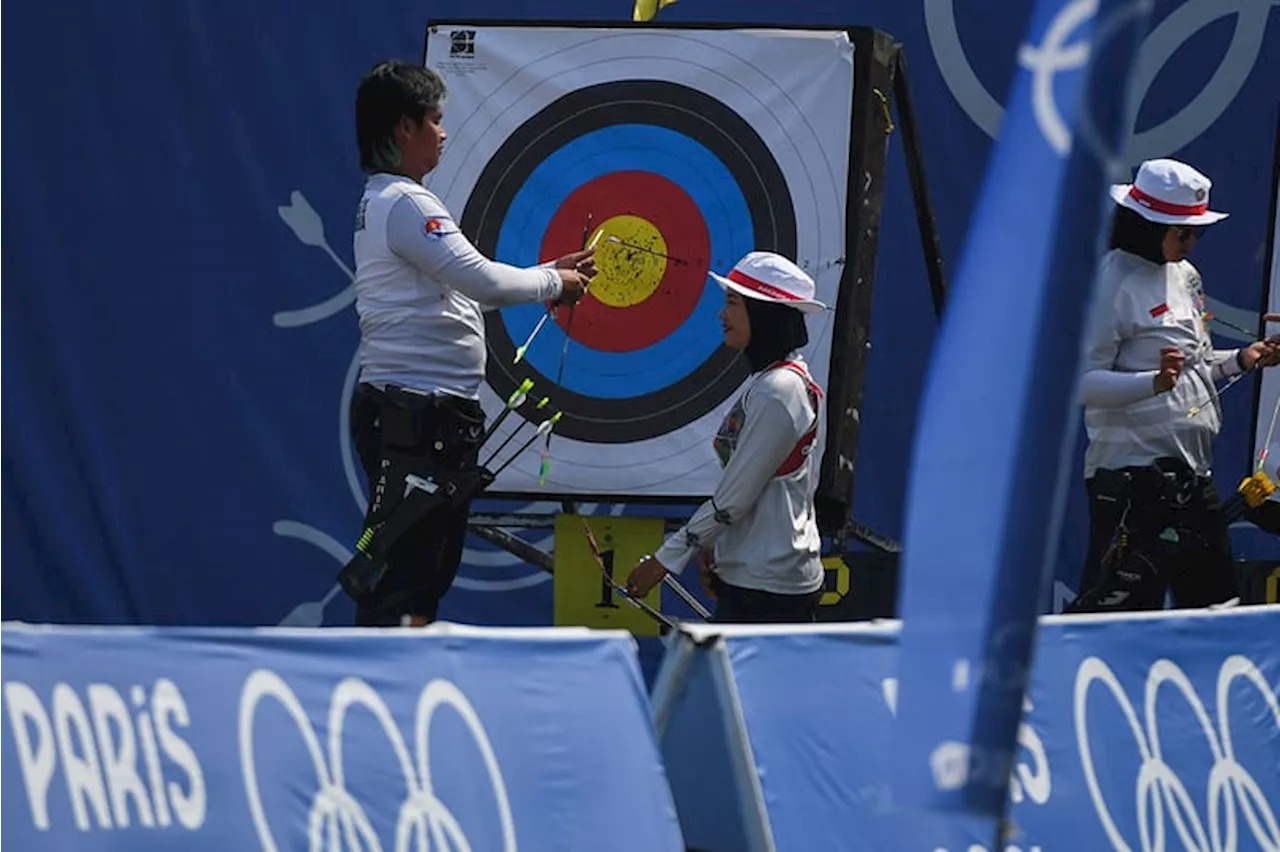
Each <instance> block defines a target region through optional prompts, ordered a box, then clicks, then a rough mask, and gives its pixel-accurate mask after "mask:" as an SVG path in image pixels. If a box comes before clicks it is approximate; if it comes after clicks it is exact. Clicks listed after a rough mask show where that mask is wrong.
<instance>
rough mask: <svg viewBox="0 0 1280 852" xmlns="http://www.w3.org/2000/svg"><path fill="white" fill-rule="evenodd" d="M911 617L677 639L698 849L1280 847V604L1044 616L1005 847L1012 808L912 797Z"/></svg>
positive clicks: (674, 655) (683, 738)
mask: <svg viewBox="0 0 1280 852" xmlns="http://www.w3.org/2000/svg"><path fill="white" fill-rule="evenodd" d="M898 629H899V625H898V624H897V623H896V622H885V623H881V624H871V625H845V626H830V627H815V628H811V629H810V628H789V627H778V628H766V629H759V628H747V627H732V626H729V627H725V628H723V629H722V630H720V631H717V632H720V633H722V634H723V638H722V639H721V640H720V641H719V642H716V643H702V644H700V645H699V644H695V640H697V641H701V640H703V639H705V635H704V634H707V633H710V632H712V631H711V629H710V628H699V629H698V630H697V631H695V632H694V633H693V634H692V635H691V637H690V638H688V639H684V640H682V641H681V643H680V644H677V645H676V646H675V647H674V648H673V649H672V651H671V652H669V653H668V656H667V658H666V659H665V660H664V664H663V669H662V672H661V673H660V675H659V679H658V682H657V685H656V688H655V691H654V696H653V700H654V707H655V720H656V724H657V728H658V736H659V742H660V747H661V749H662V755H663V759H664V762H665V766H666V771H667V775H668V778H669V779H670V784H671V790H672V793H673V795H674V796H675V801H676V807H677V810H678V811H679V814H680V822H681V826H682V828H683V830H684V835H685V839H686V841H687V842H688V843H689V845H691V846H694V847H696V848H699V849H704V850H707V852H729V850H734V852H742V850H752V852H755V850H766V849H800V848H803V849H822V850H824V852H842V850H849V852H853V850H860V852H862V851H863V850H875V852H899V850H903V849H924V850H930V852H986V850H992V849H997V848H999V849H1001V850H1002V852H1033V851H1034V852H1049V851H1050V850H1055V849H1090V850H1093V849H1132V850H1139V849H1141V850H1156V849H1201V850H1209V849H1238V850H1259V851H1260V850H1268V849H1275V848H1277V846H1280V822H1278V821H1277V815H1278V814H1280V698H1277V696H1278V695H1280V656H1277V655H1276V653H1275V652H1274V645H1275V639H1274V637H1275V636H1277V635H1280V607H1276V606H1271V607H1266V608H1261V607H1259V608H1251V609H1246V610H1236V611H1220V612H1217V613H1211V614H1199V615H1166V614H1160V613H1156V614H1149V615H1139V616H1131V617H1114V616H1113V617H1094V616H1048V617H1045V618H1043V619H1042V620H1041V628H1040V636H1039V638H1038V647H1039V650H1038V652H1037V656H1036V665H1035V669H1034V671H1033V674H1032V678H1031V686H1030V690H1029V692H1028V694H1027V696H1026V711H1027V712H1026V716H1025V717H1024V719H1023V720H1022V723H1021V724H1020V726H1019V728H1018V735H1017V743H1018V744H1017V749H1016V752H1015V755H1014V759H1013V762H1012V765H1011V766H1010V767H1009V768H1010V778H1009V799H1008V801H1007V805H1008V816H1009V825H1008V828H1007V833H1006V837H1005V843H1004V844H1002V845H1000V846H997V845H996V844H995V842H994V841H995V838H996V835H997V829H996V827H995V826H996V823H995V820H994V819H991V818H986V817H980V816H974V815H966V814H954V813H953V814H943V813H937V812H934V813H930V812H920V811H916V810H906V809H901V808H897V807H896V806H895V804H894V802H893V798H892V795H891V786H890V783H891V778H892V772H893V766H894V765H895V764H896V763H897V762H898V761H899V760H900V759H901V757H900V754H899V750H898V748H897V746H896V742H897V739H896V736H895V733H896V729H897V728H898V727H899V726H898V725H897V724H896V723H895V721H894V719H895V713H896V712H897V705H898V690H899V683H900V677H901V672H902V665H903V664H902V662H901V661H900V659H899V657H898V653H897V643H896V639H897V634H898ZM797 708H804V712H797ZM734 772H737V773H740V774H739V775H735V774H733V773H734ZM711 814H715V815H716V816H717V817H718V819H713V818H711V817H710V816H709V815H711Z"/></svg>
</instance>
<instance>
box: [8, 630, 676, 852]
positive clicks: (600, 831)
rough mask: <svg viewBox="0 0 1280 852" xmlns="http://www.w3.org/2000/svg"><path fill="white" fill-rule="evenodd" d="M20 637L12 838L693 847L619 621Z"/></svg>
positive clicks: (16, 635)
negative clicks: (581, 625)
mask: <svg viewBox="0 0 1280 852" xmlns="http://www.w3.org/2000/svg"><path fill="white" fill-rule="evenodd" d="M2 639H3V663H4V665H3V678H4V689H3V693H4V715H5V717H6V719H7V724H6V725H5V733H4V736H3V770H2V772H3V776H2V777H3V825H4V840H5V841H9V842H10V844H11V847H12V848H14V849H41V850H63V849H68V850H70V849H94V850H104V849H106V850H113V849H119V850H126V849H127V850H130V852H141V850H152V849H154V850H160V849H165V850H168V849H184V850H202V849H209V850H228V849H236V850H252V849H263V850H272V852H274V850H284V849H313V850H315V849H330V850H336V849H347V850H352V849H361V850H381V849H386V850H392V849H396V850H409V849H414V850H421V849H432V850H443V849H452V850H461V849H475V850H482V849H483V850H503V852H514V850H516V849H520V850H537V849H547V850H564V849H610V850H645V852H649V850H682V849H684V844H683V842H682V840H681V835H680V830H679V826H678V824H677V821H676V816H675V809H674V806H673V803H672V798H671V794H670V791H669V789H668V786H667V783H666V780H665V777H664V774H663V769H662V766H661V764H660V762H659V760H658V753H657V745H656V742H655V739H654V736H653V730H652V727H651V724H650V721H649V718H648V706H647V701H646V696H645V693H644V686H643V683H642V681H641V678H640V670H639V666H638V663H637V661H636V655H635V645H634V642H633V640H632V639H631V637H630V636H629V635H627V634H625V633H623V632H620V631H599V632H588V631H586V630H581V629H548V628H542V629H535V630H529V629H505V630H503V629H488V628H485V629H475V628H462V627H458V626H456V625H439V626H435V627H433V628H431V629H428V630H412V631H395V630H392V631H352V630H324V631H316V630H283V629H281V630H246V629H106V628H44V627H32V626H15V625H12V624H6V625H5V627H4V630H3V634H2Z"/></svg>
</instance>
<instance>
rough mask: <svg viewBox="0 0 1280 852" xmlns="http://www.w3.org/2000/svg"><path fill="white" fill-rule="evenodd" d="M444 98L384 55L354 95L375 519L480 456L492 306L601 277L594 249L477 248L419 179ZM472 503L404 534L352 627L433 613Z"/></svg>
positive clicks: (362, 424)
mask: <svg viewBox="0 0 1280 852" xmlns="http://www.w3.org/2000/svg"><path fill="white" fill-rule="evenodd" d="M444 99H445V86H444V81H443V79H441V77H440V75H438V74H437V73H436V72H434V71H432V70H431V69H429V68H425V67H423V66H420V65H415V64H411V63H406V62H382V63H379V64H378V65H376V66H375V67H374V68H373V69H372V70H371V71H370V72H369V73H368V74H366V75H365V77H364V79H363V80H361V82H360V86H359V88H358V90H357V93H356V141H357V145H358V147H359V149H360V167H361V169H362V170H363V171H364V172H365V173H366V174H367V175H368V178H367V181H366V184H365V190H364V194H363V196H362V197H361V199H360V202H359V205H358V207H357V210H356V221H355V236H354V248H355V260H356V274H355V291H356V312H357V314H358V315H359V317H360V351H359V361H360V383H359V385H358V386H357V388H356V391H355V393H354V395H353V397H352V401H351V433H352V438H353V440H354V442H355V445H356V451H357V453H358V454H359V456H360V461H361V464H362V465H363V467H364V469H365V473H366V475H367V477H368V479H369V484H370V497H369V511H368V513H367V516H366V518H365V527H366V528H372V527H376V526H377V525H379V524H381V523H382V522H383V521H385V519H386V517H387V516H388V515H389V514H390V512H391V511H393V510H394V509H395V507H396V505H397V504H398V503H399V501H400V500H402V499H403V494H404V492H405V487H404V478H405V476H406V475H408V474H416V475H423V474H435V475H443V476H446V477H447V476H448V474H449V473H450V472H453V471H457V470H460V469H462V468H466V467H470V466H473V465H475V463H476V459H477V455H478V452H479V446H478V442H479V439H480V437H481V435H482V434H483V431H484V428H483V427H484V411H483V410H482V409H481V407H480V402H479V399H480V385H481V383H482V382H483V381H484V375H485V352H486V349H485V341H484V319H483V311H485V310H487V309H489V308H498V307H503V306H506V305H518V304H523V303H529V302H552V303H556V304H570V305H571V304H574V303H576V302H577V301H578V300H579V299H580V298H581V296H582V293H583V291H584V289H585V286H586V284H587V282H588V281H589V280H590V278H591V276H592V275H594V274H595V263H594V260H593V259H592V252H590V251H582V252H575V253H573V254H570V255H566V256H565V257H562V258H560V259H559V260H555V261H552V262H550V263H547V264H544V265H542V266H536V267H533V268H529V269H520V268H517V267H514V266H510V265H507V264H504V263H498V262H496V261H493V260H490V259H488V258H486V257H484V256H483V255H482V254H480V252H479V251H477V250H476V248H475V246H473V245H472V244H471V241H470V240H468V239H467V238H466V236H465V235H464V234H463V233H462V232H461V230H460V229H459V228H458V225H457V223H456V221H455V220H454V218H453V216H452V215H451V214H450V213H449V211H448V210H447V209H445V206H444V205H443V204H442V203H441V202H440V200H439V199H438V198H436V197H435V196H434V195H432V194H431V193H430V192H428V191H427V190H426V188H424V187H423V185H422V180H423V178H424V177H425V176H426V175H427V174H428V173H429V172H430V171H431V170H432V169H434V168H435V167H436V165H437V164H438V163H439V161H440V156H441V154H442V153H443V150H444V142H445V139H446V137H447V134H446V133H445V130H444V128H443V126H441V122H442V120H443V113H442V111H441V106H442V104H443V102H444ZM468 512H469V503H467V504H463V505H462V506H460V507H458V508H457V510H456V511H445V510H437V511H435V512H433V513H431V514H429V515H427V516H426V517H425V518H423V519H422V520H421V521H419V522H418V523H416V524H415V525H414V526H413V527H411V528H410V529H409V530H408V531H407V532H406V533H405V534H404V535H403V536H401V537H400V538H399V539H398V540H396V542H395V543H394V544H392V545H391V548H390V550H389V556H388V559H387V565H388V567H387V571H386V573H385V574H384V575H382V578H381V580H380V581H379V582H378V584H377V586H376V588H373V589H372V591H366V592H362V593H360V597H359V599H358V600H357V601H356V604H357V608H356V623H357V624H360V625H369V626H376V625H386V626H393V625H399V624H402V623H406V622H407V623H409V624H415V625H422V624H428V623H430V622H431V621H433V620H435V618H436V614H437V610H438V607H439V603H440V599H441V598H442V597H443V596H444V595H445V593H446V592H447V591H448V590H449V587H450V586H451V585H452V583H453V579H454V577H455V576H456V574H457V570H458V562H459V561H460V559H461V558H462V547H463V541H464V539H465V536H466V524H467V514H468ZM352 594H353V595H355V594H357V593H356V592H352Z"/></svg>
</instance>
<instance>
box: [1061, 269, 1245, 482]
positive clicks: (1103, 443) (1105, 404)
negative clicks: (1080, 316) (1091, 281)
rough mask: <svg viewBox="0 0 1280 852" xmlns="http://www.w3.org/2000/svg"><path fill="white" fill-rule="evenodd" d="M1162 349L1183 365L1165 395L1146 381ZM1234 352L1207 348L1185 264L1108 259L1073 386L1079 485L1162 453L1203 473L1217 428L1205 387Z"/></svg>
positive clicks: (1229, 367) (1229, 371) (1232, 370)
mask: <svg viewBox="0 0 1280 852" xmlns="http://www.w3.org/2000/svg"><path fill="white" fill-rule="evenodd" d="M1166 346H1175V347H1177V348H1178V349H1179V350H1181V351H1182V353H1183V355H1184V356H1185V359H1186V360H1185V361H1184V363H1183V368H1182V373H1181V375H1180V376H1179V377H1178V380H1177V382H1176V383H1175V384H1174V386H1173V390H1171V391H1169V392H1167V393H1161V394H1157V393H1156V391H1155V388H1154V386H1153V384H1152V379H1154V378H1155V376H1156V373H1157V371H1158V367H1159V364H1160V350H1161V349H1162V348H1163V347H1166ZM1237 351H1238V350H1235V349H1217V350H1215V349H1214V348H1213V344H1212V342H1211V340H1210V336H1209V329H1208V327H1207V321H1206V319H1205V315H1204V290H1203V286H1202V284H1201V281H1200V273H1199V272H1197V271H1196V268H1195V267H1194V266H1192V265H1191V264H1190V263H1189V262H1187V261H1185V260H1182V261H1179V262H1177V263H1164V264H1156V263H1152V262H1151V261H1149V260H1145V259H1143V258H1141V257H1138V256H1137V255H1135V254H1131V253H1129V252H1125V251H1121V250H1119V249H1114V250H1112V251H1111V252H1109V253H1108V254H1107V255H1106V256H1105V257H1104V258H1103V260H1102V265H1101V269H1100V272H1099V276H1098V301H1097V303H1096V306H1095V309H1094V313H1093V316H1092V318H1091V322H1090V326H1089V330H1088V344H1087V351H1086V355H1085V368H1084V369H1085V372H1084V375H1083V376H1082V377H1081V382H1080V396H1081V400H1082V402H1083V403H1084V406H1085V412H1084V416H1085V428H1086V430H1087V431H1088V433H1089V447H1088V449H1087V451H1086V453H1085V471H1084V472H1085V476H1086V478H1087V477H1091V476H1093V474H1094V472H1095V471H1097V470H1098V469H1099V468H1109V469H1119V468H1123V467H1130V466H1132V467H1145V466H1147V465H1150V464H1151V462H1152V461H1154V460H1155V459H1157V458H1159V457H1161V456H1172V457H1175V458H1180V459H1182V460H1183V461H1185V462H1186V463H1187V464H1188V465H1190V466H1191V467H1192V468H1193V469H1195V470H1196V472H1197V473H1200V474H1203V475H1206V476H1208V475H1210V474H1211V472H1212V470H1211V466H1212V458H1213V439H1214V438H1215V437H1216V436H1217V434H1218V430H1219V429H1220V428H1221V423H1222V420H1221V411H1220V407H1219V405H1218V400H1217V391H1216V390H1215V388H1214V383H1215V382H1216V381H1220V380H1222V379H1225V378H1228V377H1230V376H1232V375H1235V374H1236V373H1238V372H1240V368H1239V366H1238V365H1237V364H1236V353H1237ZM1193 409H1199V413H1197V414H1195V415H1192V414H1191V411H1192V410H1193Z"/></svg>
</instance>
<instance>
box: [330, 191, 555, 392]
mask: <svg viewBox="0 0 1280 852" xmlns="http://www.w3.org/2000/svg"><path fill="white" fill-rule="evenodd" d="M354 245H355V260H356V277H355V292H356V312H357V314H358V315H359V317H360V356H359V357H360V380H361V381H363V382H369V383H370V384H375V385H384V384H387V383H394V384H398V385H401V386H404V387H409V388H413V389H415V390H419V391H423V392H425V393H447V394H452V395H454V396H461V397H465V398H467V399H478V398H479V396H480V385H481V383H482V382H483V381H484V372H485V342H484V316H483V311H484V310H486V309H488V308H499V307H505V306H507V305H517V304H522V303H526V302H537V301H545V300H551V299H556V298H558V297H559V296H560V289H561V284H560V275H559V273H558V272H557V271H556V270H555V269H552V268H550V267H546V266H537V267H532V268H529V269H519V268H517V267H514V266H509V265H507V264H504V263H498V262H495V261H492V260H489V259H488V258H486V257H485V256H484V255H482V254H481V253H480V252H479V251H477V250H476V248H475V246H473V245H472V244H471V241H470V240H468V239H467V238H466V237H465V236H464V235H463V234H462V231H461V230H460V229H459V228H458V225H457V223H456V222H455V221H454V219H453V216H451V215H450V213H449V211H448V210H447V209H445V206H444V204H443V203H441V201H440V199H438V198H436V197H435V195H433V194H432V193H431V192H430V191H428V190H427V189H426V188H425V187H423V186H422V185H421V184H420V183H418V182H416V181H413V180H410V179H409V178H406V177H402V176H399V175H391V174H381V173H380V174H374V175H371V176H370V177H369V179H368V181H367V182H366V184H365V190H364V195H363V196H362V197H361V199H360V205H359V207H358V209H357V211H356V223H355V237H354Z"/></svg>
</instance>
